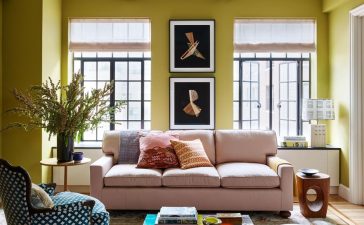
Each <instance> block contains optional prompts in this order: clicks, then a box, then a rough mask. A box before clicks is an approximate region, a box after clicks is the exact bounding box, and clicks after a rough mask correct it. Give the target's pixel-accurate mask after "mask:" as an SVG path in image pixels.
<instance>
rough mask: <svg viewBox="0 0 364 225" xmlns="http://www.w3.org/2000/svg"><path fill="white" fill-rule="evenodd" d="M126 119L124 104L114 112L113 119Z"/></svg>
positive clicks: (126, 112) (126, 110)
mask: <svg viewBox="0 0 364 225" xmlns="http://www.w3.org/2000/svg"><path fill="white" fill-rule="evenodd" d="M127 119H128V106H127V105H126V104H125V105H124V107H123V108H122V109H121V110H120V111H118V112H116V113H115V120H127Z"/></svg>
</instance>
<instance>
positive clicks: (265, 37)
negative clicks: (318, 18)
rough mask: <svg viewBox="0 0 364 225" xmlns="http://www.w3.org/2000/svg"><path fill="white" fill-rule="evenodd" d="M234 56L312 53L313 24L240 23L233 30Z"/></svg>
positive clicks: (272, 21)
mask: <svg viewBox="0 0 364 225" xmlns="http://www.w3.org/2000/svg"><path fill="white" fill-rule="evenodd" d="M234 28H235V29H234V50H235V52H314V51H316V43H315V40H316V29H315V20H311V19H307V20H295V19H287V20H283V19H239V20H235V27H234Z"/></svg>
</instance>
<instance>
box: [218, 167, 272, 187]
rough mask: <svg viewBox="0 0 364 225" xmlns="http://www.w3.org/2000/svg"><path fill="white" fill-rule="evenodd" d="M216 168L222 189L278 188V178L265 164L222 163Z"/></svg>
mask: <svg viewBox="0 0 364 225" xmlns="http://www.w3.org/2000/svg"><path fill="white" fill-rule="evenodd" d="M216 168H217V171H218V173H219V174H220V177H221V186H222V187H224V188H275V187H279V176H278V175H277V174H276V173H275V172H274V171H273V170H272V169H271V168H269V167H268V166H267V165H265V164H259V163H223V164H219V165H217V167H216Z"/></svg>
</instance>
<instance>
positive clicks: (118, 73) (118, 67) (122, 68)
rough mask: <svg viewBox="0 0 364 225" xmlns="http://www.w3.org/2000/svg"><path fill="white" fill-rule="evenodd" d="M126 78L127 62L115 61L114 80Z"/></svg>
mask: <svg viewBox="0 0 364 225" xmlns="http://www.w3.org/2000/svg"><path fill="white" fill-rule="evenodd" d="M127 79H128V63H127V62H115V80H127Z"/></svg>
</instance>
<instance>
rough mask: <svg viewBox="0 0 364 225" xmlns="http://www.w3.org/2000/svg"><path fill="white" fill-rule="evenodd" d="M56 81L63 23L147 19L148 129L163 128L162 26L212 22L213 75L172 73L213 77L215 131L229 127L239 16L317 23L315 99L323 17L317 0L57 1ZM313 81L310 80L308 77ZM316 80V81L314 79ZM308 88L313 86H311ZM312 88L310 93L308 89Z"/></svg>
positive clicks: (323, 75)
mask: <svg viewBox="0 0 364 225" xmlns="http://www.w3.org/2000/svg"><path fill="white" fill-rule="evenodd" d="M62 14H63V19H62V22H63V29H62V32H63V34H62V37H63V38H62V80H63V82H67V75H68V74H67V73H68V71H69V69H70V68H69V66H68V65H69V57H68V39H67V38H68V19H69V18H77V17H147V18H150V19H151V23H152V25H151V26H152V29H151V31H152V128H153V129H162V130H166V129H168V127H169V121H168V118H169V111H168V105H169V97H168V96H169V79H168V78H169V77H170V73H169V72H168V62H169V59H168V43H169V40H168V21H169V19H215V20H216V73H214V74H178V75H176V74H172V75H176V76H180V77H182V76H215V77H216V128H217V129H222V128H232V121H233V110H232V94H233V93H232V90H233V88H232V79H233V78H232V74H233V66H232V65H233V23H234V18H239V17H254V18H257V17H258V18H259V17H280V18H286V17H287V18H288V17H289V18H315V19H317V31H318V32H317V44H318V50H317V74H319V78H318V79H317V80H318V86H319V88H318V96H320V97H327V96H328V94H329V87H328V86H327V83H328V80H329V77H328V58H327V54H328V48H327V47H328V45H327V38H328V37H327V32H328V31H327V16H326V14H324V13H322V2H321V1H318V0H274V1H272V0H254V1H252V0H250V1H248V0H227V1H225V0H198V1H193V0H185V1H171V0H153V1H151V0H134V1H128V0H103V1H101V0H63V9H62ZM313 77H314V78H315V77H316V76H313ZM314 80H316V79H314ZM313 83H314V86H316V82H315V81H314V82H313ZM314 89H315V88H314Z"/></svg>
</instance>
